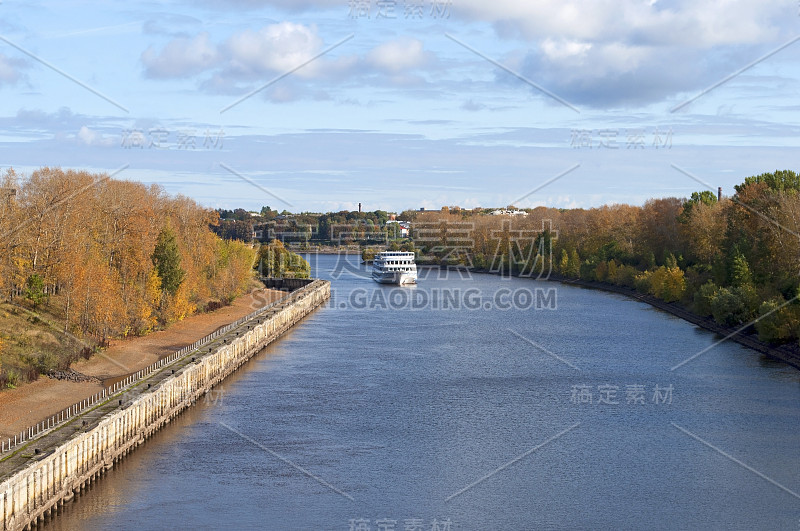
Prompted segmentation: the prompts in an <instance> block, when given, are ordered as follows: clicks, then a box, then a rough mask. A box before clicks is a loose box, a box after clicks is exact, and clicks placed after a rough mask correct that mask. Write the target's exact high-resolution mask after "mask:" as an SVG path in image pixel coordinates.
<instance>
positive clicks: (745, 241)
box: [413, 170, 800, 343]
mask: <svg viewBox="0 0 800 531" xmlns="http://www.w3.org/2000/svg"><path fill="white" fill-rule="evenodd" d="M529 212H530V214H529V215H528V216H526V217H524V218H522V219H517V218H515V219H513V220H512V219H509V218H507V217H504V216H485V215H474V214H473V213H471V212H470V211H462V212H461V213H458V214H453V213H452V212H451V213H442V212H426V213H419V214H418V215H417V218H416V221H415V224H414V234H413V236H414V240H415V243H416V244H417V247H422V254H423V255H427V256H428V257H429V258H431V259H433V260H435V261H439V262H441V263H444V264H461V265H468V266H472V267H475V268H478V269H486V270H490V271H506V272H510V273H513V274H523V275H530V276H541V275H542V274H543V273H545V274H547V273H549V272H551V271H552V272H555V273H557V274H560V275H562V276H564V277H567V278H575V279H586V280H591V281H599V282H608V283H611V284H616V285H621V286H628V287H630V288H634V289H636V290H638V291H640V292H642V293H647V294H650V295H652V296H655V297H657V298H659V299H663V300H665V301H668V302H674V303H677V304H681V305H683V306H684V307H686V308H688V309H690V310H691V311H693V312H695V313H696V314H699V315H702V316H707V317H713V319H714V320H716V321H717V322H718V323H720V324H724V325H727V326H740V325H744V324H748V323H751V322H753V321H756V320H757V321H756V322H755V324H754V327H755V329H756V331H757V332H758V334H759V337H760V338H761V339H762V340H764V341H767V342H770V343H786V342H791V341H796V340H797V339H798V336H799V335H800V303H798V301H797V297H798V295H800V291H798V289H799V288H800V176H798V174H797V173H795V172H793V171H790V170H779V171H775V172H772V173H763V174H761V175H755V176H751V177H747V178H746V179H745V180H744V181H743V182H742V183H741V184H739V185H737V186H736V187H735V194H734V195H733V196H732V197H727V198H723V199H722V200H721V201H718V200H717V196H716V195H715V194H713V193H711V192H709V191H702V192H695V193H693V194H692V195H691V197H689V198H684V199H680V198H675V197H671V198H662V199H651V200H649V201H647V202H646V203H645V204H644V205H642V206H631V205H609V206H603V207H600V208H592V209H569V210H567V209H554V208H545V207H539V208H536V209H532V210H529ZM420 235H423V236H424V237H423V238H421V239H420Z"/></svg>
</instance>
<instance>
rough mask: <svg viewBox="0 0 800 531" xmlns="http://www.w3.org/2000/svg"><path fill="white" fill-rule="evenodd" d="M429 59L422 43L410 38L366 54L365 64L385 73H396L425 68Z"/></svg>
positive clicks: (387, 43) (384, 45) (392, 42)
mask: <svg viewBox="0 0 800 531" xmlns="http://www.w3.org/2000/svg"><path fill="white" fill-rule="evenodd" d="M430 59H431V56H430V54H429V53H427V52H426V51H425V50H424V49H423V45H422V42H421V41H419V40H417V39H412V38H410V37H404V38H401V39H397V40H394V41H389V42H386V43H384V44H381V45H379V46H377V47H376V48H373V49H372V51H370V52H369V53H368V54H367V57H366V60H367V63H368V64H370V65H371V66H373V67H375V68H377V69H379V70H383V71H385V72H391V73H398V72H404V71H408V70H413V69H416V68H420V67H422V66H425V64H427V63H428V62H429V61H430Z"/></svg>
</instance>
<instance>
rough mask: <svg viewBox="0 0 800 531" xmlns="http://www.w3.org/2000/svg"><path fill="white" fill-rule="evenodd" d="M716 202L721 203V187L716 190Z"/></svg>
mask: <svg viewBox="0 0 800 531" xmlns="http://www.w3.org/2000/svg"><path fill="white" fill-rule="evenodd" d="M717 201H722V187H721V186H720V187H719V188H717Z"/></svg>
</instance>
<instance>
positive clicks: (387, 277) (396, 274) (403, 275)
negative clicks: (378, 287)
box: [372, 271, 417, 285]
mask: <svg viewBox="0 0 800 531" xmlns="http://www.w3.org/2000/svg"><path fill="white" fill-rule="evenodd" d="M372 280H374V281H375V282H377V283H379V284H397V285H403V284H416V283H417V275H416V273H413V272H407V271H386V272H384V273H379V272H377V271H373V272H372Z"/></svg>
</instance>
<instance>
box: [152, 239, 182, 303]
mask: <svg viewBox="0 0 800 531" xmlns="http://www.w3.org/2000/svg"><path fill="white" fill-rule="evenodd" d="M151 258H152V260H153V265H154V266H155V268H156V272H157V273H158V278H159V279H161V289H162V290H164V291H165V292H166V293H169V294H170V295H173V296H174V295H175V293H177V291H178V288H180V287H181V284H182V283H183V279H184V277H185V276H186V272H185V271H184V270H183V269H182V268H181V254H180V251H179V250H178V241H177V240H176V239H175V233H174V232H172V230H171V229H169V228H166V227H165V228H164V229H163V230H162V231H161V233H160V234H159V235H158V241H157V242H156V248H155V250H154V251H153V255H152V257H151Z"/></svg>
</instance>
